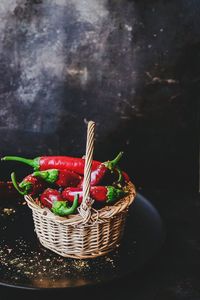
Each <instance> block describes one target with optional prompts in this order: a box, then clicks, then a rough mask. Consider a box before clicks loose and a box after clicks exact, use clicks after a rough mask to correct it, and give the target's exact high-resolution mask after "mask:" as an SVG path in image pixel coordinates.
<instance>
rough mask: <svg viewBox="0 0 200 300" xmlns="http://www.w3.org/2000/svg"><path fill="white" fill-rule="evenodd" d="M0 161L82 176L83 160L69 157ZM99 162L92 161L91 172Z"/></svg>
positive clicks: (14, 157) (8, 158) (13, 157)
mask: <svg viewBox="0 0 200 300" xmlns="http://www.w3.org/2000/svg"><path fill="white" fill-rule="evenodd" d="M1 160H14V161H19V162H22V163H25V164H27V165H29V166H31V167H33V168H34V170H36V171H38V170H40V171H44V170H48V169H58V170H66V169H67V170H71V171H74V172H76V173H78V174H81V175H83V174H84V167H85V159H83V158H75V157H69V156H41V157H36V158H34V159H28V158H22V157H18V156H5V157H3V158H2V159H1ZM100 164H101V162H99V161H96V160H93V162H92V170H96V169H97V167H98V166H99V165H100Z"/></svg>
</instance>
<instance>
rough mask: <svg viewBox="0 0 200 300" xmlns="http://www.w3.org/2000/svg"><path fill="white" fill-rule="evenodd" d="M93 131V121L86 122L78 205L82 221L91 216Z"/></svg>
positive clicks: (87, 219) (86, 220)
mask: <svg viewBox="0 0 200 300" xmlns="http://www.w3.org/2000/svg"><path fill="white" fill-rule="evenodd" d="M94 132H95V123H94V122H93V121H89V122H88V127H87V143H86V154H85V168H84V179H83V200H82V203H81V205H80V207H79V213H80V215H81V216H82V217H83V219H84V223H86V222H88V221H89V220H90V217H91V206H92V203H93V200H92V199H91V198H90V181H91V167H92V160H93V151H94Z"/></svg>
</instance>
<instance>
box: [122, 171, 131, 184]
mask: <svg viewBox="0 0 200 300" xmlns="http://www.w3.org/2000/svg"><path fill="white" fill-rule="evenodd" d="M122 177H123V179H124V181H125V182H129V181H130V177H129V175H128V174H127V173H126V172H124V171H122Z"/></svg>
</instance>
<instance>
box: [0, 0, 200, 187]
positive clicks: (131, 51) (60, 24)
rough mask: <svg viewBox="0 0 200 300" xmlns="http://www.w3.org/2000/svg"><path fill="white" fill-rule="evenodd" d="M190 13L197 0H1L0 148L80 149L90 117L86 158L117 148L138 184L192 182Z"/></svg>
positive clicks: (31, 151) (197, 24)
mask: <svg viewBox="0 0 200 300" xmlns="http://www.w3.org/2000/svg"><path fill="white" fill-rule="evenodd" d="M199 13H200V3H199V1H197V0H196V1H195V0H193V1H191V0H183V1H178V0H177V1H164V0H163V1H155V0H151V1H147V0H146V1H139V0H138V1H130V0H118V1H116V0H87V1H83V0H45V1H43V0H32V1H31V0H1V3H0V78H1V80H0V136H1V139H0V148H1V154H2V155H4V154H5V153H6V154H24V155H29V156H35V155H40V154H44V153H49V154H51V153H61V154H69V155H82V154H83V153H84V147H85V130H86V126H85V124H86V123H87V120H89V119H93V120H94V121H96V123H97V132H96V138H97V141H96V152H95V156H96V158H98V159H103V160H106V159H108V158H112V157H113V156H114V154H115V153H116V152H118V151H120V150H121V149H123V150H124V151H125V152H126V156H125V158H124V161H123V165H124V167H126V168H127V169H128V171H129V172H130V173H131V174H132V175H133V176H135V177H136V181H137V182H138V184H142V183H143V182H145V184H148V183H150V184H155V185H163V183H164V184H165V185H166V184H174V183H175V182H177V181H178V182H179V184H180V185H182V183H183V184H184V185H185V183H186V182H187V183H188V182H190V183H191V184H192V182H193V183H194V182H195V181H194V180H195V174H194V173H195V158H196V157H197V152H196V154H195V141H197V121H196V113H197V92H198V85H199V78H200V77H199V65H200V64H199V61H200V57H199V53H200V35H199V28H200V18H199ZM195 155H196V156H195ZM128 162H130V163H128ZM185 170H187V172H186V171H185ZM168 181H169V183H168Z"/></svg>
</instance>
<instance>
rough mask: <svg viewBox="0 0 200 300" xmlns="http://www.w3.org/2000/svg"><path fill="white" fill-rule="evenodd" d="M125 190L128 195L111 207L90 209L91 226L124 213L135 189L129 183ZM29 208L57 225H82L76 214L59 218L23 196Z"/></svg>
mask: <svg viewBox="0 0 200 300" xmlns="http://www.w3.org/2000/svg"><path fill="white" fill-rule="evenodd" d="M126 187H127V189H128V190H129V194H128V195H127V196H125V197H123V198H121V199H120V200H118V201H117V202H116V203H114V204H112V205H106V206H104V207H103V208H101V209H99V210H95V209H94V208H91V218H90V222H89V223H91V225H92V224H94V223H96V222H103V221H106V220H108V219H109V218H113V217H114V216H115V215H117V214H119V213H121V212H123V211H126V210H127V209H128V207H129V206H130V205H131V204H132V203H133V201H134V200H135V197H136V189H135V186H134V184H133V183H132V182H131V181H130V182H128V184H127V185H126ZM24 198H25V200H26V202H27V204H28V206H29V208H30V209H31V210H32V211H33V212H34V213H37V214H39V215H40V216H42V217H43V218H46V219H51V220H52V221H55V222H57V223H62V224H68V225H76V224H77V225H78V224H80V223H84V219H83V217H82V216H81V215H80V214H79V213H77V214H73V215H69V216H66V217H60V216H57V215H55V214H54V213H53V212H51V210H50V209H49V208H47V207H44V208H42V207H40V206H38V205H37V204H36V203H35V201H34V199H33V198H32V197H31V196H30V195H25V196H24Z"/></svg>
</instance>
